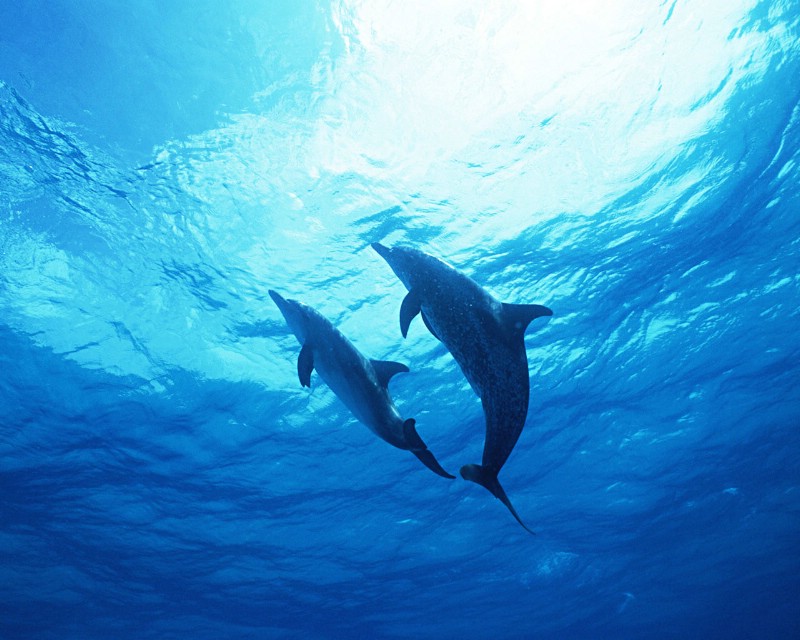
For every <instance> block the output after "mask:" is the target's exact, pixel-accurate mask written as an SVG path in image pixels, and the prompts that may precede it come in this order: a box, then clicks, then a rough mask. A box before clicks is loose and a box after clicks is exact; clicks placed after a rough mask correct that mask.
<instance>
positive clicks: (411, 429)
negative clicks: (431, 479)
mask: <svg viewBox="0 0 800 640" xmlns="http://www.w3.org/2000/svg"><path fill="white" fill-rule="evenodd" d="M415 424H416V421H415V420H414V418H409V419H408V420H406V421H405V422H404V423H403V435H404V436H405V439H406V442H407V443H408V445H409V450H410V451H411V453H413V454H414V455H415V456H417V458H419V461H420V462H421V463H422V464H424V465H425V466H426V467H428V469H430V470H431V471H433V472H434V473H435V474H436V475H440V476H442V477H443V478H449V479H450V480H452V479H454V478H455V476H453V475H450V474H449V473H447V471H445V470H444V469H443V468H442V465H440V464H439V461H438V460H436V458H435V457H434V455H433V454H432V453H431V452H430V451H429V450H428V447H427V446H426V445H425V443H424V442H423V441H422V438H420V437H419V434H418V433H417V430H416V428H415V426H414V425H415Z"/></svg>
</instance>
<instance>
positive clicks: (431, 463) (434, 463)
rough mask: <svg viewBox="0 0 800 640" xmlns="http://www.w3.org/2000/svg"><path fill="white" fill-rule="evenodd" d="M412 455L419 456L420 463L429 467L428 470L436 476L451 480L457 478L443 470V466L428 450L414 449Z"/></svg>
mask: <svg viewBox="0 0 800 640" xmlns="http://www.w3.org/2000/svg"><path fill="white" fill-rule="evenodd" d="M411 453H413V454H414V455H415V456H417V458H419V461H420V462H421V463H422V464H424V465H425V466H426V467H428V469H430V470H431V471H433V472H434V473H435V474H436V475H438V476H442V477H443V478H449V479H450V480H452V479H454V478H455V476H453V475H450V474H449V473H447V471H445V470H444V469H442V465H440V464H439V461H438V460H437V459H436V458H435V457H434V455H433V454H432V453H431V452H430V451H429V450H428V449H412V450H411Z"/></svg>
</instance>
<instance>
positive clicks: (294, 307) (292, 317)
mask: <svg viewBox="0 0 800 640" xmlns="http://www.w3.org/2000/svg"><path fill="white" fill-rule="evenodd" d="M269 297H270V298H272V300H273V301H274V302H275V304H276V305H278V309H280V311H281V313H282V314H283V317H284V319H285V320H286V324H288V325H289V328H290V329H291V330H292V333H294V335H295V336H297V339H298V340H299V341H300V342H301V343H302V342H304V341H305V337H306V333H307V330H308V320H309V317H308V311H307V307H306V306H305V305H304V304H302V303H300V302H298V301H297V300H287V299H286V298H284V297H283V296H282V295H281V294H280V293H278V292H277V291H274V290H272V289H270V290H269Z"/></svg>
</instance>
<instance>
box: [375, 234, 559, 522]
mask: <svg viewBox="0 0 800 640" xmlns="http://www.w3.org/2000/svg"><path fill="white" fill-rule="evenodd" d="M372 248H373V249H375V251H377V252H378V253H379V254H380V255H381V256H382V257H383V258H384V259H385V260H386V262H388V263H389V266H390V267H391V268H392V270H393V271H394V272H395V274H396V275H397V277H398V278H400V280H401V281H402V283H403V284H404V285H405V287H406V289H408V294H407V295H406V297H405V299H404V300H403V304H402V305H401V307H400V330H401V331H402V333H403V336H405V335H406V334H407V332H408V326H409V324H410V322H411V320H412V319H413V318H414V317H415V316H416V315H417V314H421V315H422V320H423V322H424V323H425V326H427V327H428V329H429V330H430V332H431V333H432V334H433V335H434V336H435V337H436V338H438V339H439V340H440V341H441V342H442V343H443V344H444V346H445V347H447V349H448V350H449V351H450V353H451V354H452V355H453V357H454V358H455V360H456V362H457V363H458V365H459V366H460V367H461V370H462V371H463V372H464V375H465V376H466V378H467V380H468V381H469V383H470V385H471V386H472V389H473V390H474V391H475V393H476V394H478V396H480V399H481V404H482V405H483V411H484V414H485V416H486V439H485V441H484V446H483V460H482V462H481V464H480V465H477V464H468V465H465V466H463V467H461V476H462V477H463V478H464V479H465V480H471V481H472V482H476V483H477V484H479V485H481V486H483V487H485V488H486V489H488V490H489V491H490V492H491V493H492V495H494V496H495V497H496V498H497V499H499V500H500V501H501V502H502V503H503V504H504V505H505V506H506V507H508V510H509V511H510V512H511V513H512V515H513V516H514V517H515V518H516V519H517V522H519V523H520V524H521V525H522V526H523V527H525V529H527V530H528V531H531V530H530V529H528V527H526V526H525V524H524V523H523V522H522V520H521V519H520V517H519V515H518V514H517V512H516V510H515V509H514V507H513V506H512V504H511V501H510V500H509V499H508V496H507V495H506V492H505V491H504V490H503V487H502V486H501V485H500V481H499V480H498V479H497V474H498V473H499V472H500V469H501V468H502V467H503V465H504V464H505V462H506V460H507V459H508V456H509V455H510V454H511V450H512V449H513V448H514V445H515V444H516V443H517V440H518V439H519V436H520V433H522V429H523V427H524V426H525V418H526V416H527V413H528V395H529V382H528V358H527V355H526V353H525V338H524V334H525V329H526V328H527V326H528V324H529V323H530V322H531V320H533V319H534V318H539V317H542V316H552V315H553V312H552V311H551V310H550V309H548V308H547V307H544V306H542V305H538V304H504V303H502V302H499V301H498V300H496V299H495V298H493V297H492V296H491V295H490V294H489V293H487V292H486V291H485V290H484V289H483V288H482V287H481V286H480V285H479V284H477V283H476V282H475V281H474V280H472V279H471V278H468V277H467V276H465V275H463V274H461V273H459V272H458V271H456V270H455V269H454V268H453V267H451V266H450V265H448V264H446V263H444V262H442V261H441V260H439V259H438V258H434V257H433V256H430V255H428V254H427V253H424V252H422V251H419V250H418V249H414V248H411V247H399V246H398V247H393V248H388V247H385V246H383V245H382V244H379V243H377V242H376V243H373V244H372ZM531 533H533V532H532V531H531Z"/></svg>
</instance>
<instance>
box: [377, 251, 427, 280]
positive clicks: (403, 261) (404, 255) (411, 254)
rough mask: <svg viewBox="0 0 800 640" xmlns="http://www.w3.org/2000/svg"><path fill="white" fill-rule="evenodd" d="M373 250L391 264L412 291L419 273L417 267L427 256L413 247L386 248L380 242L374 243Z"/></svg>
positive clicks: (396, 273)
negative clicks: (416, 274)
mask: <svg viewBox="0 0 800 640" xmlns="http://www.w3.org/2000/svg"><path fill="white" fill-rule="evenodd" d="M372 248H373V249H375V251H377V252H378V254H380V256H381V257H382V258H383V259H384V260H386V262H388V263H389V266H390V267H391V268H392V271H394V273H395V275H396V276H397V277H398V278H400V281H401V282H402V283H403V284H404V285H405V286H406V289H408V290H411V287H412V285H413V282H414V275H415V273H416V271H417V269H416V265H418V264H419V262H420V261H421V260H424V258H426V257H427V256H426V254H424V253H422V251H418V250H417V249H412V248H411V247H391V248H390V247H384V246H383V245H382V244H381V243H380V242H373V243H372Z"/></svg>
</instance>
